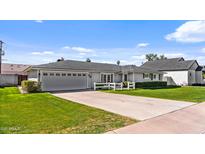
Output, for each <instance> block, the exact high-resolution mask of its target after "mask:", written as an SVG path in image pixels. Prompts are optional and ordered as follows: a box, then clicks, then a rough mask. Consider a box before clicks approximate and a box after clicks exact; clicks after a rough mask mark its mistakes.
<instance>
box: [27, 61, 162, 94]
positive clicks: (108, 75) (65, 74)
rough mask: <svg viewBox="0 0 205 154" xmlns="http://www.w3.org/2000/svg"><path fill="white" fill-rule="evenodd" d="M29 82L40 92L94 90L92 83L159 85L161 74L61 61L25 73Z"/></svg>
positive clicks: (128, 68) (106, 65)
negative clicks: (146, 83)
mask: <svg viewBox="0 0 205 154" xmlns="http://www.w3.org/2000/svg"><path fill="white" fill-rule="evenodd" d="M26 71H27V72H28V79H29V80H35V81H38V82H39V83H40V85H41V90H42V91H57V90H76V89H89V88H93V86H94V82H100V83H109V82H123V81H131V82H143V81H162V80H163V74H164V72H163V71H158V70H155V69H153V68H141V67H137V66H135V65H125V66H119V65H115V64H106V63H95V62H82V61H75V60H64V61H59V62H53V63H48V64H42V65H35V66H32V67H29V68H28V69H26Z"/></svg>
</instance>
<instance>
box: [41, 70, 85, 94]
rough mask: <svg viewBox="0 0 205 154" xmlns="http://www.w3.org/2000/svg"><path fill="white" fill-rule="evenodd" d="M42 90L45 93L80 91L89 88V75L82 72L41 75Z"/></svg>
mask: <svg viewBox="0 0 205 154" xmlns="http://www.w3.org/2000/svg"><path fill="white" fill-rule="evenodd" d="M40 80H41V89H42V90H43V91H58V90H59V91H60V90H78V89H86V88H88V75H87V73H82V72H55V71H44V72H42V73H41V77H40Z"/></svg>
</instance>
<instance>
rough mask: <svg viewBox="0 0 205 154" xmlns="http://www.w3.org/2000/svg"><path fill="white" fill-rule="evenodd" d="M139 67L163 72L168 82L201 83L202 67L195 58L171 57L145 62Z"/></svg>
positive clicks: (178, 83) (179, 83) (181, 83)
mask: <svg viewBox="0 0 205 154" xmlns="http://www.w3.org/2000/svg"><path fill="white" fill-rule="evenodd" d="M140 67H141V68H152V69H156V70H158V71H163V72H165V74H164V80H167V81H168V84H176V85H192V84H203V83H204V80H203V76H202V72H203V70H202V69H203V67H202V66H199V64H198V62H197V61H196V60H184V58H172V59H164V60H154V61H147V62H145V63H144V64H143V65H142V66H140Z"/></svg>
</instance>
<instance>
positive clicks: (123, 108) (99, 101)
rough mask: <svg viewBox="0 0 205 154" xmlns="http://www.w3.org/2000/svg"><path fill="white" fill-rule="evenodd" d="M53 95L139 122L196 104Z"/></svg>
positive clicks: (79, 94) (105, 95)
mask: <svg viewBox="0 0 205 154" xmlns="http://www.w3.org/2000/svg"><path fill="white" fill-rule="evenodd" d="M53 95H54V96H57V97H60V98H64V99H67V100H71V101H74V102H77V103H81V104H84V105H88V106H92V107H96V108H99V109H103V110H106V111H110V112H113V113H117V114H120V115H123V116H127V117H131V118H134V119H137V120H146V119H150V118H153V117H156V116H160V115H162V114H166V113H169V112H172V111H176V110H179V109H182V108H185V107H187V106H191V105H193V104H195V103H190V102H182V101H174V100H165V99H156V98H147V97H137V96H128V95H122V94H111V93H104V92H99V91H75V92H61V93H53Z"/></svg>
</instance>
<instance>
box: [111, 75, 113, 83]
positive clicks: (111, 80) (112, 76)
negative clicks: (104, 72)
mask: <svg viewBox="0 0 205 154" xmlns="http://www.w3.org/2000/svg"><path fill="white" fill-rule="evenodd" d="M111 82H113V74H111Z"/></svg>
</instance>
